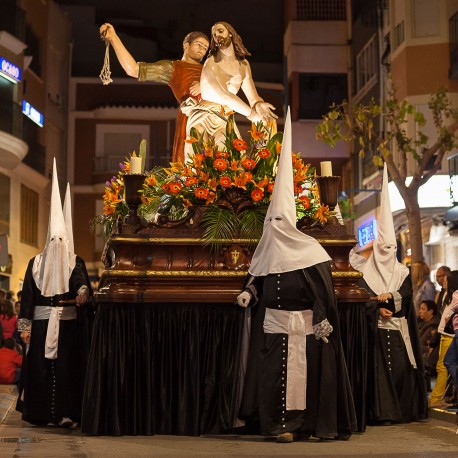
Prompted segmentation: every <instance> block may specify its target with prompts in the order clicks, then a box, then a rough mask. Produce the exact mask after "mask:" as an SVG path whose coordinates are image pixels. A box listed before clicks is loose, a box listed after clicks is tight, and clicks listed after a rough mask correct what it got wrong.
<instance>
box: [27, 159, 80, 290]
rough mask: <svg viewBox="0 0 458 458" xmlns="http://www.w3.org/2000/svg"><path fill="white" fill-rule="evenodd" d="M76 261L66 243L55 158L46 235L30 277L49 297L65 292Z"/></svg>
mask: <svg viewBox="0 0 458 458" xmlns="http://www.w3.org/2000/svg"><path fill="white" fill-rule="evenodd" d="M75 264H76V255H75V254H74V253H73V250H70V247H69V240H68V236H67V229H66V225H65V220H64V214H63V211H62V202H61V199H60V193H59V184H58V180H57V168H56V159H54V163H53V177H52V191H51V208H50V214H49V227H48V236H47V240H46V245H45V248H44V250H43V252H42V253H41V254H39V255H38V256H36V257H35V260H34V264H33V269H32V274H33V278H34V280H35V283H36V285H37V288H38V289H39V290H40V291H41V294H42V296H45V297H52V296H55V295H57V294H64V293H67V292H68V291H69V280H70V276H71V274H72V271H73V269H74V267H75Z"/></svg>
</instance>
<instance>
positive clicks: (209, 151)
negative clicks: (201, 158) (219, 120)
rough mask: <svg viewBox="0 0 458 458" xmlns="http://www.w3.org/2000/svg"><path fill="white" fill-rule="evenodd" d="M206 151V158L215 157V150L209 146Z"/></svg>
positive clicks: (205, 147)
mask: <svg viewBox="0 0 458 458" xmlns="http://www.w3.org/2000/svg"><path fill="white" fill-rule="evenodd" d="M204 149H205V156H206V157H213V150H212V149H211V148H209V147H208V146H204Z"/></svg>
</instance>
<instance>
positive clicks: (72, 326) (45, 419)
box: [17, 256, 93, 425]
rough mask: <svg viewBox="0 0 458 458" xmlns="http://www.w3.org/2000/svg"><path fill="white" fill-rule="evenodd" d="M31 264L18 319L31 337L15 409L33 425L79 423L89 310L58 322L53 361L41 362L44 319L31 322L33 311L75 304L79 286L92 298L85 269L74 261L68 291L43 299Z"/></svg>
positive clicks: (89, 321)
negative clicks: (27, 325) (23, 321)
mask: <svg viewBox="0 0 458 458" xmlns="http://www.w3.org/2000/svg"><path fill="white" fill-rule="evenodd" d="M34 259H35V258H32V259H31V260H30V261H29V265H28V267H27V271H26V274H25V277H24V284H23V288H22V300H21V310H20V314H19V319H20V320H21V319H26V320H30V321H32V333H31V338H30V345H29V349H28V352H27V354H26V356H25V358H24V363H23V368H22V371H21V386H22V390H23V392H22V393H21V394H20V397H19V400H18V405H17V410H19V411H20V412H22V419H23V420H25V421H27V422H29V423H33V424H36V425H44V424H48V423H58V422H59V421H60V420H61V419H62V418H63V417H69V418H70V419H72V420H73V421H74V422H79V421H80V418H81V402H82V393H83V383H84V377H85V370H86V363H85V361H84V358H83V356H84V353H85V349H86V348H88V342H87V338H88V336H90V327H91V319H92V318H91V316H92V315H93V311H92V307H91V306H90V305H87V306H81V307H77V314H78V318H77V319H76V320H61V321H60V323H59V343H58V345H59V350H58V357H57V358H56V359H53V360H51V359H47V358H45V355H44V346H45V340H46V333H47V329H48V320H35V321H34V320H33V315H34V310H35V306H58V305H61V306H62V304H58V303H59V301H62V300H69V299H75V298H76V296H77V291H78V290H79V289H80V288H81V287H82V286H83V285H86V286H87V287H88V288H89V292H90V293H91V285H90V282H89V277H88V274H87V270H86V265H85V263H84V261H83V259H81V258H80V257H79V256H77V257H76V265H75V267H74V269H73V271H72V274H71V276H70V285H69V286H70V290H69V292H68V293H66V294H63V295H58V296H54V297H52V298H51V297H44V296H42V295H41V292H40V290H39V289H38V288H37V285H36V283H35V280H34V278H33V275H32V268H33V262H34ZM66 305H67V306H75V305H74V304H66ZM64 306H65V305H64Z"/></svg>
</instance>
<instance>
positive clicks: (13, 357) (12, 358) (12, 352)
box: [0, 337, 22, 385]
mask: <svg viewBox="0 0 458 458" xmlns="http://www.w3.org/2000/svg"><path fill="white" fill-rule="evenodd" d="M21 366H22V355H20V354H19V353H18V352H17V350H16V342H15V340H14V339H13V338H11V337H9V338H7V339H5V340H4V341H3V347H2V348H0V384H1V385H11V384H13V383H18V382H19V378H20V373H21V369H20V368H21Z"/></svg>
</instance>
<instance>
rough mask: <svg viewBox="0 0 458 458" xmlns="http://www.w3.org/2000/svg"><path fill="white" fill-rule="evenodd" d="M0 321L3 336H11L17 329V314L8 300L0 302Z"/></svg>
mask: <svg viewBox="0 0 458 458" xmlns="http://www.w3.org/2000/svg"><path fill="white" fill-rule="evenodd" d="M0 323H1V325H2V328H3V338H4V339H8V338H9V337H13V334H14V332H15V331H16V329H17V316H16V315H15V313H14V306H13V304H12V303H11V302H10V301H8V300H4V301H3V302H1V303H0Z"/></svg>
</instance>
